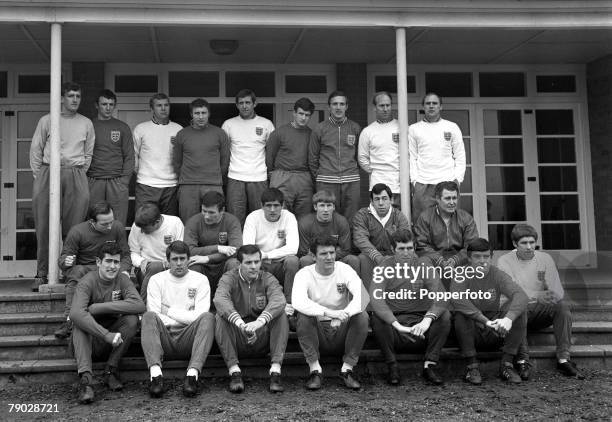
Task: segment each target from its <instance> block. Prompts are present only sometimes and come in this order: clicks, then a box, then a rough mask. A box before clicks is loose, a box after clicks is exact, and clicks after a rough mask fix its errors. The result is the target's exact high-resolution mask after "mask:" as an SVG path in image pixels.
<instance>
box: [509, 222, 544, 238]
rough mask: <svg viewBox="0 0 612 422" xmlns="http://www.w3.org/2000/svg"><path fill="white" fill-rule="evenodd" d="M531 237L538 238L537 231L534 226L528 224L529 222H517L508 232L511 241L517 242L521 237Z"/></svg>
mask: <svg viewBox="0 0 612 422" xmlns="http://www.w3.org/2000/svg"><path fill="white" fill-rule="evenodd" d="M529 236H531V237H533V238H534V240H536V241H537V240H538V232H537V231H536V229H535V227H533V226H530V225H529V224H517V225H515V226H514V227H513V228H512V232H510V239H512V241H513V242H518V241H519V240H521V239H522V238H523V237H529Z"/></svg>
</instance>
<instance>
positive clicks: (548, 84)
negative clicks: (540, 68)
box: [536, 75, 576, 93]
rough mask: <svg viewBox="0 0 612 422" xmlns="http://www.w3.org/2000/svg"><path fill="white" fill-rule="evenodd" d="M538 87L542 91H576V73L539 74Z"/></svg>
mask: <svg viewBox="0 0 612 422" xmlns="http://www.w3.org/2000/svg"><path fill="white" fill-rule="evenodd" d="M536 89H537V91H538V92H541V93H551V92H576V76H574V75H538V76H536Z"/></svg>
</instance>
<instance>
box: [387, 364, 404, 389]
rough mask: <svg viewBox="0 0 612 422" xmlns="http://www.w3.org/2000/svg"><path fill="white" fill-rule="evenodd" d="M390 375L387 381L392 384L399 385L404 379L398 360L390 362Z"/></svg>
mask: <svg viewBox="0 0 612 422" xmlns="http://www.w3.org/2000/svg"><path fill="white" fill-rule="evenodd" d="M388 366H389V377H388V378H387V382H388V383H389V384H391V385H399V383H400V381H401V380H402V379H401V377H400V371H399V365H398V364H397V362H393V363H390V364H389V365H388Z"/></svg>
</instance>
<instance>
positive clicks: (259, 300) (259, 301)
mask: <svg viewBox="0 0 612 422" xmlns="http://www.w3.org/2000/svg"><path fill="white" fill-rule="evenodd" d="M255 306H257V309H264V308H265V307H266V297H265V296H255Z"/></svg>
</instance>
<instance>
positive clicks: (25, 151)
mask: <svg viewBox="0 0 612 422" xmlns="http://www.w3.org/2000/svg"><path fill="white" fill-rule="evenodd" d="M31 144H32V142H25V141H21V142H17V168H20V169H28V168H30V145H31Z"/></svg>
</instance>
